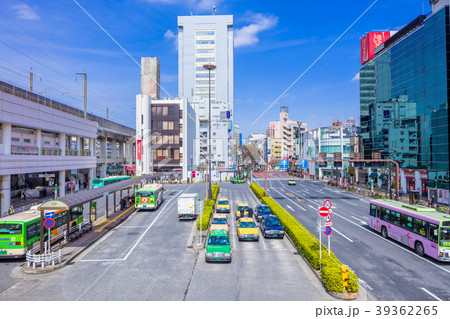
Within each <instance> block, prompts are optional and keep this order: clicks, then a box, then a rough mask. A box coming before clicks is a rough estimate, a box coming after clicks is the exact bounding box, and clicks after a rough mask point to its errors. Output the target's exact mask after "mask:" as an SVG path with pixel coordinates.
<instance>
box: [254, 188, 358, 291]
mask: <svg viewBox="0 0 450 319" xmlns="http://www.w3.org/2000/svg"><path fill="white" fill-rule="evenodd" d="M250 188H251V189H252V191H253V192H254V193H255V195H256V196H257V197H258V198H259V199H260V200H261V202H262V203H263V204H266V205H268V206H269V207H270V209H271V210H272V212H273V214H274V215H276V216H277V217H278V218H279V219H280V222H281V223H282V225H283V226H284V227H285V231H286V233H287V235H289V237H290V239H291V240H292V242H293V243H294V245H295V246H296V247H297V249H298V251H299V252H300V253H301V254H302V255H303V256H304V257H305V259H306V260H307V261H308V262H309V264H310V265H311V266H312V267H313V268H314V269H315V270H316V271H317V270H319V269H321V273H319V274H320V275H321V279H322V282H323V284H324V286H325V287H326V289H327V290H328V291H329V292H334V293H337V294H338V297H342V296H343V297H344V298H346V299H349V298H355V297H356V295H357V292H358V290H359V284H358V277H357V276H356V274H355V273H354V272H352V271H351V270H347V268H346V266H344V265H343V264H342V263H341V262H340V261H339V259H337V258H336V256H335V255H334V253H333V252H329V251H328V248H327V247H325V246H324V245H322V258H321V259H320V256H319V255H320V254H319V251H320V243H319V240H318V239H317V238H316V237H315V236H314V235H312V234H311V233H310V232H309V231H308V230H307V229H306V228H305V227H304V226H303V225H302V224H301V223H299V222H298V220H297V219H295V218H294V217H293V216H292V215H291V214H290V213H289V212H288V211H286V210H285V209H284V208H283V207H282V206H281V205H280V204H278V203H277V202H276V201H275V200H274V199H273V198H271V197H264V195H265V194H264V190H263V189H262V188H261V187H260V186H259V185H257V184H255V183H252V184H251V185H250ZM332 294H333V293H332ZM333 295H334V294H333ZM341 295H342V296H341ZM335 296H336V295H335Z"/></svg>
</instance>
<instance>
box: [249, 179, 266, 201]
mask: <svg viewBox="0 0 450 319" xmlns="http://www.w3.org/2000/svg"><path fill="white" fill-rule="evenodd" d="M250 188H251V189H252V191H253V193H255V195H256V197H258V199H261V198H262V197H263V196H264V195H265V191H264V189H262V188H261V187H260V186H259V185H258V184H256V183H251V184H250Z"/></svg>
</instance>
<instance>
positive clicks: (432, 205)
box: [431, 196, 434, 207]
mask: <svg viewBox="0 0 450 319" xmlns="http://www.w3.org/2000/svg"><path fill="white" fill-rule="evenodd" d="M431 207H434V196H433V197H431Z"/></svg>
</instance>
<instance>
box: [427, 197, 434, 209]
mask: <svg viewBox="0 0 450 319" xmlns="http://www.w3.org/2000/svg"><path fill="white" fill-rule="evenodd" d="M432 201H433V199H432V198H431V197H430V198H428V207H431V205H432V204H431V202H432Z"/></svg>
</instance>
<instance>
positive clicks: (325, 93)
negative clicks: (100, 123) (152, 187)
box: [0, 0, 431, 137]
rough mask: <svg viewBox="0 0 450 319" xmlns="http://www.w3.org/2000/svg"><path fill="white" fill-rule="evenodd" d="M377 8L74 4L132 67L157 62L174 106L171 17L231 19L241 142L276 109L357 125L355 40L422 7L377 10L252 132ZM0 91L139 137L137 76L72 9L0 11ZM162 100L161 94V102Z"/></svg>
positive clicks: (241, 1) (12, 1)
mask: <svg viewBox="0 0 450 319" xmlns="http://www.w3.org/2000/svg"><path fill="white" fill-rule="evenodd" d="M374 1H375V0H356V1H355V0H341V1H335V0H324V1H304V0H297V1H296V0H287V1H264V0H232V1H225V0H215V1H214V0H121V1H114V0H90V1H88V0H77V2H78V3H79V4H80V5H81V6H82V7H83V8H84V9H85V10H86V11H87V12H89V13H90V14H91V15H92V16H93V17H94V18H95V19H96V20H97V21H98V23H99V24H100V25H101V26H102V27H103V28H104V29H105V30H106V31H107V32H108V33H109V34H110V35H111V36H112V37H113V38H114V39H115V40H116V41H117V42H118V43H119V44H120V45H121V46H122V47H123V48H124V49H125V50H126V51H127V52H128V53H129V54H130V55H131V56H132V57H133V58H134V59H135V60H136V61H138V62H140V57H141V56H157V57H159V59H160V61H161V85H162V86H163V87H164V89H165V90H167V91H168V92H169V93H170V95H171V96H177V95H178V94H177V91H178V87H177V86H178V82H177V73H178V52H177V48H176V44H175V40H176V33H177V16H178V15H190V14H191V13H192V14H195V15H203V14H211V12H212V5H213V4H216V7H217V14H232V15H234V28H235V51H234V55H235V56H234V58H235V65H234V74H235V119H236V122H237V123H239V124H240V126H241V131H242V133H243V136H244V137H247V136H248V134H249V133H251V132H264V131H265V129H266V128H267V127H268V124H269V121H272V120H276V119H277V118H278V113H279V108H280V106H282V105H286V106H288V107H289V111H290V116H289V117H290V118H291V119H293V120H296V121H300V122H306V123H308V127H309V128H315V127H318V126H320V125H329V124H331V122H332V121H335V120H337V119H339V120H341V121H345V120H347V119H348V118H350V117H354V118H356V119H357V120H358V121H359V81H358V80H357V77H355V76H356V75H357V74H358V71H359V67H360V39H361V38H362V37H363V36H364V35H365V34H366V33H367V32H369V31H374V30H375V31H380V30H398V29H400V28H401V27H402V26H404V25H406V24H408V23H409V22H411V21H412V20H413V19H414V18H416V17H417V16H418V15H420V14H422V11H423V10H424V11H425V13H426V14H427V13H429V12H430V11H431V8H430V7H429V5H428V0H395V1H392V0H378V1H377V2H376V3H375V5H374V6H373V7H372V8H371V9H370V10H369V11H368V12H367V13H366V14H365V15H364V16H363V17H362V18H361V19H360V20H359V21H358V22H357V23H356V24H355V25H354V26H353V27H352V28H351V29H350V30H349V31H348V32H347V33H346V34H345V35H344V36H343V37H342V38H341V39H340V40H339V41H338V42H337V43H336V44H335V45H334V46H333V47H332V48H331V49H330V50H329V51H328V52H327V54H325V55H324V56H323V57H322V59H321V60H320V61H318V62H317V64H315V65H314V66H313V67H312V68H311V69H310V70H309V72H308V73H306V74H305V75H304V76H303V77H302V78H301V79H300V80H299V81H298V82H297V83H296V84H295V85H294V86H293V87H292V88H291V89H290V90H289V91H288V92H287V94H286V95H285V96H284V97H282V98H281V99H280V100H279V102H278V103H276V104H275V105H274V106H273V107H272V108H271V109H270V110H269V111H268V112H267V113H266V114H265V115H264V116H263V117H262V118H261V119H260V120H259V121H258V122H256V123H255V124H254V125H252V123H253V121H254V120H256V118H257V117H258V116H259V115H260V114H261V113H262V112H263V111H264V110H265V109H266V108H267V107H268V106H269V105H270V104H272V103H273V102H274V101H275V100H276V99H277V98H278V97H279V96H280V94H281V93H282V92H283V91H284V90H286V89H287V88H288V87H289V86H290V85H291V84H292V83H293V82H294V81H295V80H296V79H297V78H298V77H299V76H300V74H302V73H303V72H304V71H305V70H306V69H307V68H308V67H309V66H310V65H311V63H312V62H313V61H314V60H315V59H317V58H318V57H319V56H320V54H322V52H324V51H325V50H326V49H327V48H328V47H329V46H330V45H331V44H332V43H333V42H334V41H335V40H336V39H337V38H338V37H339V36H340V35H341V33H342V32H344V30H345V29H347V27H349V26H350V25H351V24H352V23H353V22H354V21H355V20H356V19H357V18H358V17H359V16H360V15H361V14H362V13H363V12H364V11H365V10H366V9H367V8H368V7H369V6H370V5H371V4H372V3H373V2H374ZM0 6H1V10H0V41H1V42H0V80H2V81H5V82H9V83H12V84H15V85H18V86H20V87H24V88H28V83H29V71H30V68H33V73H36V74H39V75H36V76H35V77H34V80H35V81H34V87H35V91H36V92H38V93H41V94H43V95H45V96H48V97H50V98H53V99H56V100H58V101H61V102H65V103H67V104H69V105H72V106H75V107H80V108H82V106H83V102H82V101H83V99H82V91H81V90H82V88H83V87H82V78H81V77H78V78H77V80H76V81H75V78H76V77H75V73H77V72H78V73H80V72H86V73H87V74H88V90H89V91H88V112H92V113H94V114H97V115H100V116H103V117H105V116H106V108H107V107H108V108H109V117H110V119H111V120H114V121H117V122H119V123H121V124H124V125H127V126H131V127H134V126H135V125H134V121H135V114H134V113H135V96H136V94H139V91H140V69H139V67H138V66H137V65H136V64H135V62H133V60H132V59H131V58H130V57H129V56H128V55H127V54H126V53H125V52H124V51H123V50H122V49H121V48H119V46H118V45H117V44H116V43H115V42H114V41H113V40H112V39H111V38H110V37H108V35H107V34H106V33H105V32H104V31H103V30H101V28H100V27H99V26H98V25H96V24H95V23H94V22H93V21H92V20H91V19H90V18H89V17H88V15H87V14H86V13H85V12H83V10H82V9H81V8H80V7H79V6H78V5H77V4H76V2H75V1H73V0H58V1H54V0H52V1H50V0H41V1H26V0H22V1H16V0H2V1H1V4H0ZM163 96H164V94H163Z"/></svg>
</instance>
